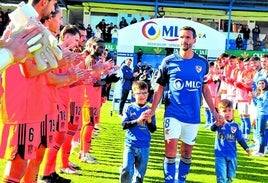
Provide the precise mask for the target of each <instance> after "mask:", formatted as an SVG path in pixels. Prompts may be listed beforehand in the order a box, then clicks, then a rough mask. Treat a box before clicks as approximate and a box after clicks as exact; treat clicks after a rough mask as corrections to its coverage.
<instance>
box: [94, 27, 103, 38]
mask: <svg viewBox="0 0 268 183" xmlns="http://www.w3.org/2000/svg"><path fill="white" fill-rule="evenodd" d="M95 37H96V38H102V31H101V29H100V28H99V27H96V30H95Z"/></svg>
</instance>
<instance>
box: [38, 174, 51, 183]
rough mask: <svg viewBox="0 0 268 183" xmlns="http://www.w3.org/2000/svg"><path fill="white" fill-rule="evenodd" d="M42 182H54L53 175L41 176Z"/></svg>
mask: <svg viewBox="0 0 268 183" xmlns="http://www.w3.org/2000/svg"><path fill="white" fill-rule="evenodd" d="M40 182H42V183H53V180H52V177H51V176H50V175H48V176H41V177H40Z"/></svg>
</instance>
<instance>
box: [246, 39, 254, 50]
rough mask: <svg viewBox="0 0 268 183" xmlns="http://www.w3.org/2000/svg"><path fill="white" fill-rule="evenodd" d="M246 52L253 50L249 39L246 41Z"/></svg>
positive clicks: (251, 41)
mask: <svg viewBox="0 0 268 183" xmlns="http://www.w3.org/2000/svg"><path fill="white" fill-rule="evenodd" d="M247 50H253V40H252V39H251V38H249V39H248V40H247Z"/></svg>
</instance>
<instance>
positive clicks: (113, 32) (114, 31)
mask: <svg viewBox="0 0 268 183" xmlns="http://www.w3.org/2000/svg"><path fill="white" fill-rule="evenodd" d="M111 35H112V43H115V44H117V41H118V31H117V26H116V25H114V28H113V29H112V30H111Z"/></svg>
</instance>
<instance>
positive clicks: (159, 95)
mask: <svg viewBox="0 0 268 183" xmlns="http://www.w3.org/2000/svg"><path fill="white" fill-rule="evenodd" d="M163 93H164V86H162V85H160V84H157V86H156V89H155V91H154V95H153V102H152V107H151V115H152V116H154V115H155V110H156V108H157V105H158V104H159V102H160V101H161V99H162V97H163Z"/></svg>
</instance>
